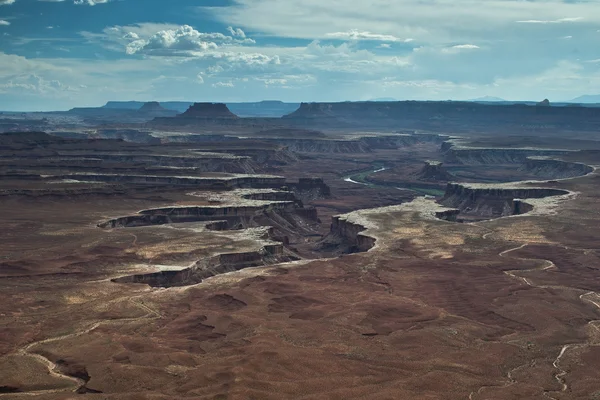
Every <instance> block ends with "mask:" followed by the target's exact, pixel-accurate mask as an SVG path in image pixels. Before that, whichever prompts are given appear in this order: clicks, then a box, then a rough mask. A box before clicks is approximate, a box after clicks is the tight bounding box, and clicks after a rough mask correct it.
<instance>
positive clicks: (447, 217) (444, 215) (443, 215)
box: [435, 210, 460, 222]
mask: <svg viewBox="0 0 600 400" xmlns="http://www.w3.org/2000/svg"><path fill="white" fill-rule="evenodd" d="M459 214H460V210H444V211H436V212H435V217H436V218H437V219H441V220H444V221H450V222H456V221H457V219H458V215H459Z"/></svg>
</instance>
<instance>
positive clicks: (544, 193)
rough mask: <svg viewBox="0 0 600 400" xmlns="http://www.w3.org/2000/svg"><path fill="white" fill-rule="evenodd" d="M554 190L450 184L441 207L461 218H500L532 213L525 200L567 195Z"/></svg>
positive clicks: (562, 191) (565, 192)
mask: <svg viewBox="0 0 600 400" xmlns="http://www.w3.org/2000/svg"><path fill="white" fill-rule="evenodd" d="M568 193H569V192H567V191H566V190H560V189H552V188H508V187H493V186H488V185H481V186H479V187H478V186H467V185H463V184H458V183H449V184H448V186H447V187H446V193H445V195H444V197H443V198H442V200H440V203H441V204H443V205H444V206H446V207H452V208H456V209H458V210H460V213H461V215H466V216H472V217H481V218H498V217H503V216H508V215H516V214H522V213H524V212H527V211H530V210H531V209H529V208H528V205H525V204H526V203H525V202H523V201H521V200H523V199H540V198H544V197H550V196H561V195H565V194H568Z"/></svg>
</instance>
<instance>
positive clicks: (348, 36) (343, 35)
mask: <svg viewBox="0 0 600 400" xmlns="http://www.w3.org/2000/svg"><path fill="white" fill-rule="evenodd" d="M325 36H328V37H332V38H336V39H345V40H375V41H381V42H406V43H408V42H411V41H412V40H413V39H410V38H409V39H400V38H397V37H396V36H393V35H383V34H379V33H372V32H368V31H359V30H358V29H351V30H349V31H346V32H332V33H327V34H326V35H325Z"/></svg>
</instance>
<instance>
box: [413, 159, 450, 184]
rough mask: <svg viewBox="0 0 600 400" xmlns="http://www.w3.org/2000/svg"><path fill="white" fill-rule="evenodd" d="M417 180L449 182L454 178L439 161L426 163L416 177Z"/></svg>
mask: <svg viewBox="0 0 600 400" xmlns="http://www.w3.org/2000/svg"><path fill="white" fill-rule="evenodd" d="M416 178H417V180H420V181H427V182H440V181H442V182H447V181H450V180H452V179H453V178H454V177H453V176H452V174H450V172H448V171H447V170H446V168H444V167H443V164H442V163H441V162H439V161H426V162H425V165H424V166H423V168H422V169H421V170H420V171H419V172H418V173H417V175H416Z"/></svg>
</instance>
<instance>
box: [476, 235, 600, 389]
mask: <svg viewBox="0 0 600 400" xmlns="http://www.w3.org/2000/svg"><path fill="white" fill-rule="evenodd" d="M528 245H529V244H528V243H524V244H522V245H520V246H517V247H514V248H511V249H508V250H504V251H502V252H500V253H499V254H498V255H499V256H500V257H506V255H507V254H509V253H512V252H515V251H518V250H521V249H523V248H525V247H526V246H528ZM514 258H516V259H518V260H526V261H541V262H543V263H544V265H542V266H540V267H536V268H532V269H527V270H511V271H504V273H505V274H506V275H508V276H510V277H512V278H514V279H518V280H522V281H523V282H525V284H527V285H529V286H531V287H534V288H538V289H560V290H572V291H579V292H581V291H583V289H579V288H574V287H568V286H554V285H536V284H535V283H534V282H532V281H531V280H529V279H527V278H525V277H522V276H519V275H517V273H518V272H531V271H547V270H549V269H554V268H555V269H558V267H557V266H556V264H554V263H553V262H552V261H550V260H545V259H541V258H540V259H537V258H524V257H514ZM588 297H595V298H596V299H597V300H596V301H594V300H591V299H589V298H588ZM579 298H580V299H581V301H583V302H588V303H591V304H593V305H594V306H595V307H596V308H598V309H599V310H600V296H599V295H598V293H596V292H587V293H584V294H581V295H580V296H579ZM599 322H600V320H594V321H590V322H589V323H588V324H589V325H590V326H592V327H593V328H594V329H596V330H598V331H600V328H599V327H598V326H597V325H596V324H597V323H599ZM586 346H595V344H593V343H590V341H588V342H585V343H581V344H566V345H564V346H562V348H561V349H560V352H559V354H558V356H557V357H556V359H555V360H554V362H553V363H552V366H553V367H554V369H556V370H557V371H558V372H557V373H556V374H554V378H555V379H556V381H557V382H558V383H559V384H560V385H561V391H562V392H566V391H567V390H568V389H569V386H568V384H567V382H566V381H565V377H566V376H567V374H568V372H567V371H566V370H564V369H563V368H561V366H560V361H561V359H562V358H563V357H564V356H565V354H566V353H567V351H569V350H571V349H576V348H581V347H586ZM549 393H552V391H544V396H545V397H547V398H549V399H554V400H556V399H555V398H554V397H551V396H550V395H549ZM469 398H470V399H472V397H471V396H470V397H469Z"/></svg>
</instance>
